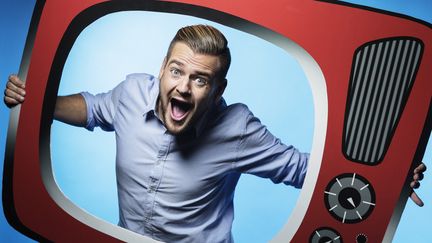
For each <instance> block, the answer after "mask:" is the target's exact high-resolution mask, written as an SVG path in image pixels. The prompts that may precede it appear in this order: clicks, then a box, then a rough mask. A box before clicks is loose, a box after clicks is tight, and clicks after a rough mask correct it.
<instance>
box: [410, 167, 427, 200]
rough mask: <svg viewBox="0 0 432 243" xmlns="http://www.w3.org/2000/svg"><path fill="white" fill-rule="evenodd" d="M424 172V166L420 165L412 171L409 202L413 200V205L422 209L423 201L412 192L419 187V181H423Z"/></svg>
mask: <svg viewBox="0 0 432 243" xmlns="http://www.w3.org/2000/svg"><path fill="white" fill-rule="evenodd" d="M425 171H426V165H425V164H423V163H421V164H420V165H419V166H417V167H416V168H415V169H414V171H413V174H414V175H413V177H412V179H413V180H412V181H411V183H410V186H411V188H412V191H411V195H410V197H411V200H413V202H414V203H415V204H417V205H418V206H419V207H423V205H424V203H423V201H422V200H421V199H420V197H419V196H418V195H417V193H416V192H415V191H414V189H417V188H419V187H420V181H421V180H422V179H423V172H425Z"/></svg>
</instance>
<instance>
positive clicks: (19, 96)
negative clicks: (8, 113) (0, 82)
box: [3, 75, 26, 108]
mask: <svg viewBox="0 0 432 243" xmlns="http://www.w3.org/2000/svg"><path fill="white" fill-rule="evenodd" d="M25 95H26V92H25V84H24V82H23V81H21V80H20V79H19V78H18V77H17V76H16V75H10V76H9V79H8V82H7V84H6V89H5V91H4V98H3V101H4V103H5V104H6V106H7V107H9V108H11V107H14V106H16V105H18V104H21V103H22V102H24V97H25Z"/></svg>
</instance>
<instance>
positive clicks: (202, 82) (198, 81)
mask: <svg viewBox="0 0 432 243" xmlns="http://www.w3.org/2000/svg"><path fill="white" fill-rule="evenodd" d="M194 83H195V84H196V85H198V86H205V85H206V84H207V80H206V79H205V78H196V79H194Z"/></svg>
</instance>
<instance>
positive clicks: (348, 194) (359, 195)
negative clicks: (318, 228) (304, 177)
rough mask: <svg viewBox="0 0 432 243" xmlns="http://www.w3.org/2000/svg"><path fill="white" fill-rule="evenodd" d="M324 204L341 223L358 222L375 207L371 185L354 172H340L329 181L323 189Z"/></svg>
mask: <svg viewBox="0 0 432 243" xmlns="http://www.w3.org/2000/svg"><path fill="white" fill-rule="evenodd" d="M324 201H325V205H326V207H327V209H328V211H329V212H330V214H331V215H332V216H333V217H334V218H335V219H337V220H338V221H340V222H342V223H348V224H353V223H358V222H360V221H362V220H364V219H366V218H367V217H368V216H369V215H370V214H371V212H372V210H373V209H374V207H375V192H374V189H373V187H372V185H371V184H370V183H369V182H368V181H367V180H366V179H365V178H364V177H362V176H360V175H358V174H356V173H352V174H351V173H350V174H342V175H339V176H337V177H335V178H334V179H333V180H331V181H330V183H329V184H328V186H327V188H326V190H325V191H324Z"/></svg>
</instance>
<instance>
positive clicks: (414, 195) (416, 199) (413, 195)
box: [410, 191, 424, 207]
mask: <svg viewBox="0 0 432 243" xmlns="http://www.w3.org/2000/svg"><path fill="white" fill-rule="evenodd" d="M410 198H411V200H413V202H414V203H415V204H417V206H419V207H423V206H424V203H423V201H422V200H421V198H420V197H419V196H418V195H417V193H416V192H415V191H412V192H411V195H410Z"/></svg>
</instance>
